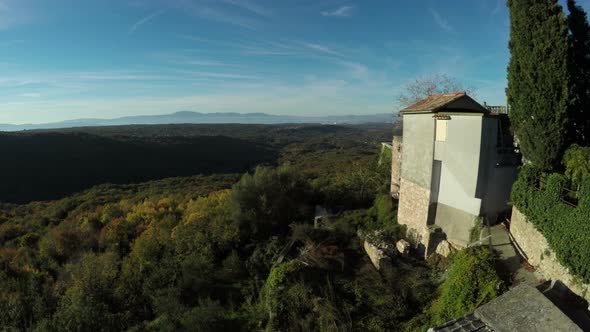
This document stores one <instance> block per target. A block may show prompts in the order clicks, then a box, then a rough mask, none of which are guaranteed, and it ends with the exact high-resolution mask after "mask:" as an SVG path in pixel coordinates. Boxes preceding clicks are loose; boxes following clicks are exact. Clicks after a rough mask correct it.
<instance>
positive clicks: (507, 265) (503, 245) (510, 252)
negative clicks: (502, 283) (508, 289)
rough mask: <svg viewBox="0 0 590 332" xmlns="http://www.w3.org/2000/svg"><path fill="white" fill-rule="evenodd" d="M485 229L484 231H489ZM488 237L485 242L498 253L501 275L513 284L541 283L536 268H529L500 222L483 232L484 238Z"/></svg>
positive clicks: (533, 284)
mask: <svg viewBox="0 0 590 332" xmlns="http://www.w3.org/2000/svg"><path fill="white" fill-rule="evenodd" d="M487 231H488V230H487V229H484V232H487ZM486 236H487V237H488V238H487V240H486V241H483V243H484V244H489V245H490V246H491V248H492V249H493V250H494V251H495V252H496V254H497V255H498V264H499V266H498V272H499V274H500V277H501V278H502V279H504V280H506V281H510V282H511V284H512V285H513V286H514V285H517V284H520V283H527V284H529V285H531V286H533V287H535V286H537V285H539V284H540V278H539V277H538V276H537V275H536V273H535V272H534V270H532V269H531V268H529V267H528V266H527V264H526V262H525V261H524V259H523V258H522V257H521V256H520V254H519V253H518V252H517V251H516V249H515V248H514V245H513V244H512V242H511V241H510V236H509V235H508V230H507V229H506V227H504V225H502V224H499V225H496V226H493V227H490V228H489V233H488V234H485V233H484V234H482V237H481V238H482V239H484V238H486Z"/></svg>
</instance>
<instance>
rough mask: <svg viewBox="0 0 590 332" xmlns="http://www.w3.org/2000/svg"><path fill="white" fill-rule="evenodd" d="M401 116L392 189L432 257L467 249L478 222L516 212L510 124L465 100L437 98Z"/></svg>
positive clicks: (401, 214) (413, 235) (401, 216)
mask: <svg viewBox="0 0 590 332" xmlns="http://www.w3.org/2000/svg"><path fill="white" fill-rule="evenodd" d="M400 113H401V115H402V116H403V123H404V129H403V137H394V139H393V144H392V147H393V148H392V152H393V157H392V184H391V191H392V195H393V196H394V197H396V196H398V197H399V207H398V222H399V223H400V224H404V225H407V227H408V233H409V234H408V235H409V237H410V239H411V240H413V241H414V242H415V244H416V245H417V246H418V247H419V248H422V249H424V250H425V254H426V255H429V254H430V253H432V252H434V250H435V248H436V245H437V244H438V243H439V242H440V241H442V240H447V241H448V242H450V243H451V244H452V245H453V246H455V247H458V248H460V247H465V246H467V245H468V244H469V242H470V231H471V229H472V228H473V226H474V224H475V222H476V220H482V219H483V220H484V221H485V222H486V223H490V224H491V223H495V222H496V220H497V218H498V216H499V215H501V214H502V213H504V212H507V211H509V210H510V207H509V206H508V200H509V197H510V191H511V187H512V183H513V182H514V181H515V180H516V177H517V166H518V164H519V162H520V157H519V155H518V154H516V153H515V148H514V145H513V140H512V136H511V134H510V132H509V130H508V125H509V122H508V117H507V115H506V114H499V113H494V112H491V111H490V110H489V108H487V107H484V106H482V105H480V104H479V103H477V102H476V101H475V100H473V99H472V98H471V97H469V96H468V95H467V94H465V93H464V92H458V93H452V94H441V95H433V96H430V97H428V98H426V99H424V100H421V101H419V102H418V103H416V104H414V105H411V106H409V107H407V108H405V109H403V110H402V111H401V112H400ZM402 142H403V143H402ZM402 144H403V147H402ZM398 151H399V152H398ZM480 217H481V218H480Z"/></svg>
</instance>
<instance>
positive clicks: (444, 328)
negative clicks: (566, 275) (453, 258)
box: [428, 284, 582, 332]
mask: <svg viewBox="0 0 590 332" xmlns="http://www.w3.org/2000/svg"><path fill="white" fill-rule="evenodd" d="M428 331H429V332H431V331H432V332H493V331H536V332H554V331H568V332H569V331H571V332H574V331H579V332H582V329H580V328H579V327H578V326H577V325H576V324H575V323H574V322H573V321H572V320H571V319H570V318H569V317H568V316H566V315H565V314H564V313H563V312H561V310H560V309H559V308H558V307H556V306H555V305H554V304H553V303H552V302H551V301H550V300H549V299H547V298H546V297H545V295H543V293H541V292H540V291H539V290H538V289H536V288H535V287H532V286H529V285H527V284H521V285H518V286H516V287H514V288H512V289H511V290H509V291H508V292H506V293H504V294H503V295H501V296H499V297H497V298H495V299H493V300H492V301H490V302H488V303H486V304H484V305H482V306H481V307H479V308H477V309H475V311H474V312H473V313H471V314H468V315H467V316H464V317H461V318H458V319H455V320H452V321H450V322H447V323H445V324H443V325H440V326H437V327H433V328H430V329H429V330H428Z"/></svg>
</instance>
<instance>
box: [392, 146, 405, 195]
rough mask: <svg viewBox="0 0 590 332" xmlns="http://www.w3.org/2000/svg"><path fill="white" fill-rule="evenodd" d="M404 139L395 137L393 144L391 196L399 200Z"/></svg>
mask: <svg viewBox="0 0 590 332" xmlns="http://www.w3.org/2000/svg"><path fill="white" fill-rule="evenodd" d="M402 147H403V146H402V137H401V136H394V137H393V142H392V144H391V196H393V198H399V188H400V186H401V173H402Z"/></svg>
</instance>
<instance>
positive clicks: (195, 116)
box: [0, 111, 394, 131]
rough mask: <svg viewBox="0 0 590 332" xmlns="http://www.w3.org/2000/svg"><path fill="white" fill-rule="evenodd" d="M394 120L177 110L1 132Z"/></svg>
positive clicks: (0, 127) (389, 117)
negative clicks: (153, 125)
mask: <svg viewBox="0 0 590 332" xmlns="http://www.w3.org/2000/svg"><path fill="white" fill-rule="evenodd" d="M376 122H378V123H393V122H394V114H393V113H382V114H369V115H338V116H291V115H271V114H266V113H198V112H187V111H184V112H176V113H172V114H163V115H140V116H126V117H122V118H115V119H76V120H68V121H61V122H52V123H41V124H21V125H14V124H0V131H19V130H32V129H57V128H72V127H98V126H118V125H132V124H173V123H244V124H279V123H320V124H361V123H376Z"/></svg>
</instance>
